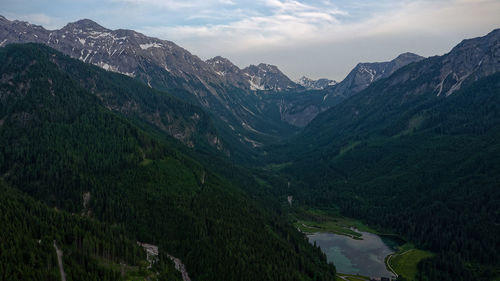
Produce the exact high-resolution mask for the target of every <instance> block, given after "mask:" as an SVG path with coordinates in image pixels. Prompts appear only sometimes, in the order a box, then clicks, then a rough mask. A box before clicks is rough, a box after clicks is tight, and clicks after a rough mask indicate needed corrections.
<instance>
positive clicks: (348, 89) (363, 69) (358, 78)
mask: <svg viewBox="0 0 500 281" xmlns="http://www.w3.org/2000/svg"><path fill="white" fill-rule="evenodd" d="M422 59H423V57H421V56H419V55H416V54H412V53H404V54H401V55H399V56H397V57H396V58H395V59H393V60H391V61H387V62H372V63H358V64H357V65H356V67H354V69H353V70H351V71H350V72H349V74H348V75H347V76H346V78H344V80H342V81H341V82H340V83H338V84H336V85H335V86H334V87H333V88H332V89H331V90H332V91H331V93H329V94H327V96H326V97H325V101H326V102H328V99H329V97H330V96H342V97H350V96H352V95H353V94H355V93H359V92H361V91H362V90H364V89H366V88H367V87H368V86H369V85H370V84H371V83H373V82H375V81H377V80H379V79H382V78H386V77H389V76H391V74H393V73H394V72H395V71H396V70H398V69H400V68H401V67H403V66H405V65H407V64H410V63H412V62H417V61H419V60H422Z"/></svg>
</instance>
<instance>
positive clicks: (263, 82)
mask: <svg viewBox="0 0 500 281" xmlns="http://www.w3.org/2000/svg"><path fill="white" fill-rule="evenodd" d="M243 73H244V74H245V75H246V76H248V79H249V82H250V88H251V89H252V90H267V91H269V90H273V91H286V90H290V89H296V88H298V85H297V84H296V83H294V82H293V81H292V80H290V78H288V77H287V76H286V75H285V74H283V72H281V71H280V70H279V69H278V67H276V66H274V65H270V64H265V63H261V64H259V65H250V66H248V67H246V68H244V69H243Z"/></svg>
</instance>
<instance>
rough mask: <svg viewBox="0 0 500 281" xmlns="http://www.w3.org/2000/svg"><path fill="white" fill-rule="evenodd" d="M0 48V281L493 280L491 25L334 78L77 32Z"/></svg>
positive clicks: (498, 168)
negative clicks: (444, 46) (445, 44)
mask: <svg viewBox="0 0 500 281" xmlns="http://www.w3.org/2000/svg"><path fill="white" fill-rule="evenodd" d="M0 42H1V44H0V203H1V204H0V210H1V212H0V222H1V225H2V227H3V228H4V229H6V230H7V231H0V232H1V234H0V238H1V239H0V280H65V279H67V280H174V281H175V280H193V281H201V280H208V281H210V280H287V281H288V280H297V281H327V280H369V278H372V277H376V278H380V277H387V278H392V279H394V280H399V281H401V280H417V281H429V280H454V281H461V280H463V281H469V280H495V279H498V277H499V276H500V255H499V254H498V253H499V249H498V245H500V240H499V239H500V213H499V210H500V188H499V186H498V183H499V182H500V160H499V159H500V59H499V58H500V29H495V30H493V31H491V32H490V33H488V34H486V35H484V36H481V37H477V38H472V39H465V40H463V41H462V42H461V43H459V44H458V45H456V46H455V47H454V48H453V49H451V50H450V51H449V52H448V53H446V54H444V55H441V56H433V57H428V58H425V57H422V56H419V55H416V54H413V53H402V54H400V55H398V56H396V57H395V58H394V59H392V60H390V61H386V62H376V63H362V62H360V63H358V64H357V65H356V66H355V67H354V68H353V69H352V70H351V71H350V72H349V74H348V75H347V76H346V78H345V79H344V80H342V81H340V82H336V81H333V80H329V79H319V80H312V79H308V78H306V77H303V78H301V79H300V80H298V81H297V82H294V81H292V80H291V79H290V78H288V77H287V76H286V75H285V74H284V73H283V72H282V71H281V70H280V69H279V68H278V67H276V66H274V65H270V64H266V63H259V64H256V65H250V66H248V67H245V68H240V67H238V66H236V65H235V64H233V63H232V62H231V61H229V60H228V59H226V58H224V57H221V56H216V57H214V58H212V59H208V60H202V59H200V58H199V57H197V56H196V55H193V54H191V53H190V52H189V51H187V50H186V49H184V48H182V47H180V46H178V45H176V44H175V43H173V42H171V41H167V40H161V39H158V38H154V37H148V36H146V35H144V34H142V33H139V32H136V31H133V30H124V29H116V30H111V29H108V28H105V27H103V26H101V25H99V24H97V23H96V22H94V21H92V20H88V19H84V20H79V21H76V22H72V23H69V24H67V25H65V26H64V27H63V28H61V29H57V30H48V29H45V28H44V27H42V26H37V25H33V24H30V23H28V22H23V21H18V20H8V19H7V18H5V17H3V16H0ZM139 241H141V242H139ZM56 243H57V244H56ZM153 256H154V257H153ZM358 274H359V276H357V275H358Z"/></svg>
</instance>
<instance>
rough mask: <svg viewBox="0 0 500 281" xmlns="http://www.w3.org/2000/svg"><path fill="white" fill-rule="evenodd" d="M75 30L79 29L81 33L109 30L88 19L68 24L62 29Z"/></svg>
mask: <svg viewBox="0 0 500 281" xmlns="http://www.w3.org/2000/svg"><path fill="white" fill-rule="evenodd" d="M75 28H78V29H81V30H83V31H110V30H109V29H107V28H105V27H103V26H101V25H100V24H98V23H97V22H95V21H93V20H90V19H81V20H78V21H75V22H71V23H68V24H67V25H66V26H64V27H63V28H62V29H63V30H69V29H75Z"/></svg>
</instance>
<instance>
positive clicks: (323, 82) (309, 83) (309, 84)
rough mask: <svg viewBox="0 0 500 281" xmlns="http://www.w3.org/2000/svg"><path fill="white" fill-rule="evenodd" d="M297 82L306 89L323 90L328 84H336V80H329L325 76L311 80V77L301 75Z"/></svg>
mask: <svg viewBox="0 0 500 281" xmlns="http://www.w3.org/2000/svg"><path fill="white" fill-rule="evenodd" d="M296 83H297V84H299V85H301V86H302V87H304V88H306V89H307V90H323V89H325V88H326V87H328V86H334V85H336V84H337V81H335V80H330V79H326V78H320V79H318V80H313V79H311V78H307V77H305V76H302V77H301V78H299V80H297V81H296Z"/></svg>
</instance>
